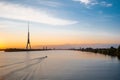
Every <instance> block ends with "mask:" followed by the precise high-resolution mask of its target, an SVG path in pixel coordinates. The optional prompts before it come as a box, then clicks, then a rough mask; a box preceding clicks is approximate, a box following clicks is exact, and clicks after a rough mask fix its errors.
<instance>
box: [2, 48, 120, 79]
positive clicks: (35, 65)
mask: <svg viewBox="0 0 120 80" xmlns="http://www.w3.org/2000/svg"><path fill="white" fill-rule="evenodd" d="M46 55H47V56H48V57H47V56H46ZM0 66H1V68H0V80H114V79H115V80H120V77H119V75H120V72H119V68H120V62H119V61H118V59H117V58H111V57H110V56H105V55H101V54H94V53H89V52H80V51H64V50H61V51H36V52H28V53H25V52H20V53H16V52H15V53H4V54H3V53H2V54H0Z"/></svg>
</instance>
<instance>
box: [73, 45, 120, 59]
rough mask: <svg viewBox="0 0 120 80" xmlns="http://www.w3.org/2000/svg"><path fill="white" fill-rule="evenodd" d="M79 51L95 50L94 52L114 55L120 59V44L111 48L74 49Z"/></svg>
mask: <svg viewBox="0 0 120 80" xmlns="http://www.w3.org/2000/svg"><path fill="white" fill-rule="evenodd" d="M74 50H77V51H86V52H93V53H100V54H104V55H110V56H114V57H118V58H119V59H120V46H118V48H114V47H110V48H96V49H93V48H80V49H74Z"/></svg>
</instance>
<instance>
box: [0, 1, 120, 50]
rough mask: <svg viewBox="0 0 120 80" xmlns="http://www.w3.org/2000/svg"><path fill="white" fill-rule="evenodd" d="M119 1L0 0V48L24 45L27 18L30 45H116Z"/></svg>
mask: <svg viewBox="0 0 120 80" xmlns="http://www.w3.org/2000/svg"><path fill="white" fill-rule="evenodd" d="M119 3H120V0H0V48H25V47H26V43H27V42H26V40H27V27H28V26H27V25H28V21H29V22H30V24H29V25H30V35H31V36H30V39H31V45H32V47H33V48H38V47H42V46H51V45H52V46H53V45H54V46H56V45H57V46H61V45H71V47H74V46H75V45H81V46H82V45H91V46H94V45H98V46H99V45H100V46H101V47H102V45H103V47H105V45H111V46H112V45H113V46H114V45H116V44H118V45H119V44H120V36H119V34H120V5H119ZM63 47H64V46H63ZM68 48H69V46H68Z"/></svg>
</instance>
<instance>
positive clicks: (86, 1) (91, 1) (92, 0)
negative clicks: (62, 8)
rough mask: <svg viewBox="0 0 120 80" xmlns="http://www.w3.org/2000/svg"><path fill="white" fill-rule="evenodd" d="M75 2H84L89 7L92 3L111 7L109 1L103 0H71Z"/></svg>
mask: <svg viewBox="0 0 120 80" xmlns="http://www.w3.org/2000/svg"><path fill="white" fill-rule="evenodd" d="M73 1H76V2H80V3H82V4H84V5H85V6H86V7H87V8H89V7H90V6H94V5H100V6H104V7H112V4H111V3H107V2H105V1H102V2H99V1H98V0H73Z"/></svg>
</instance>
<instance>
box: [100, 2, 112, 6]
mask: <svg viewBox="0 0 120 80" xmlns="http://www.w3.org/2000/svg"><path fill="white" fill-rule="evenodd" d="M100 4H101V5H102V6H105V7H112V4H111V3H107V2H105V1H102V2H101V3H100Z"/></svg>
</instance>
